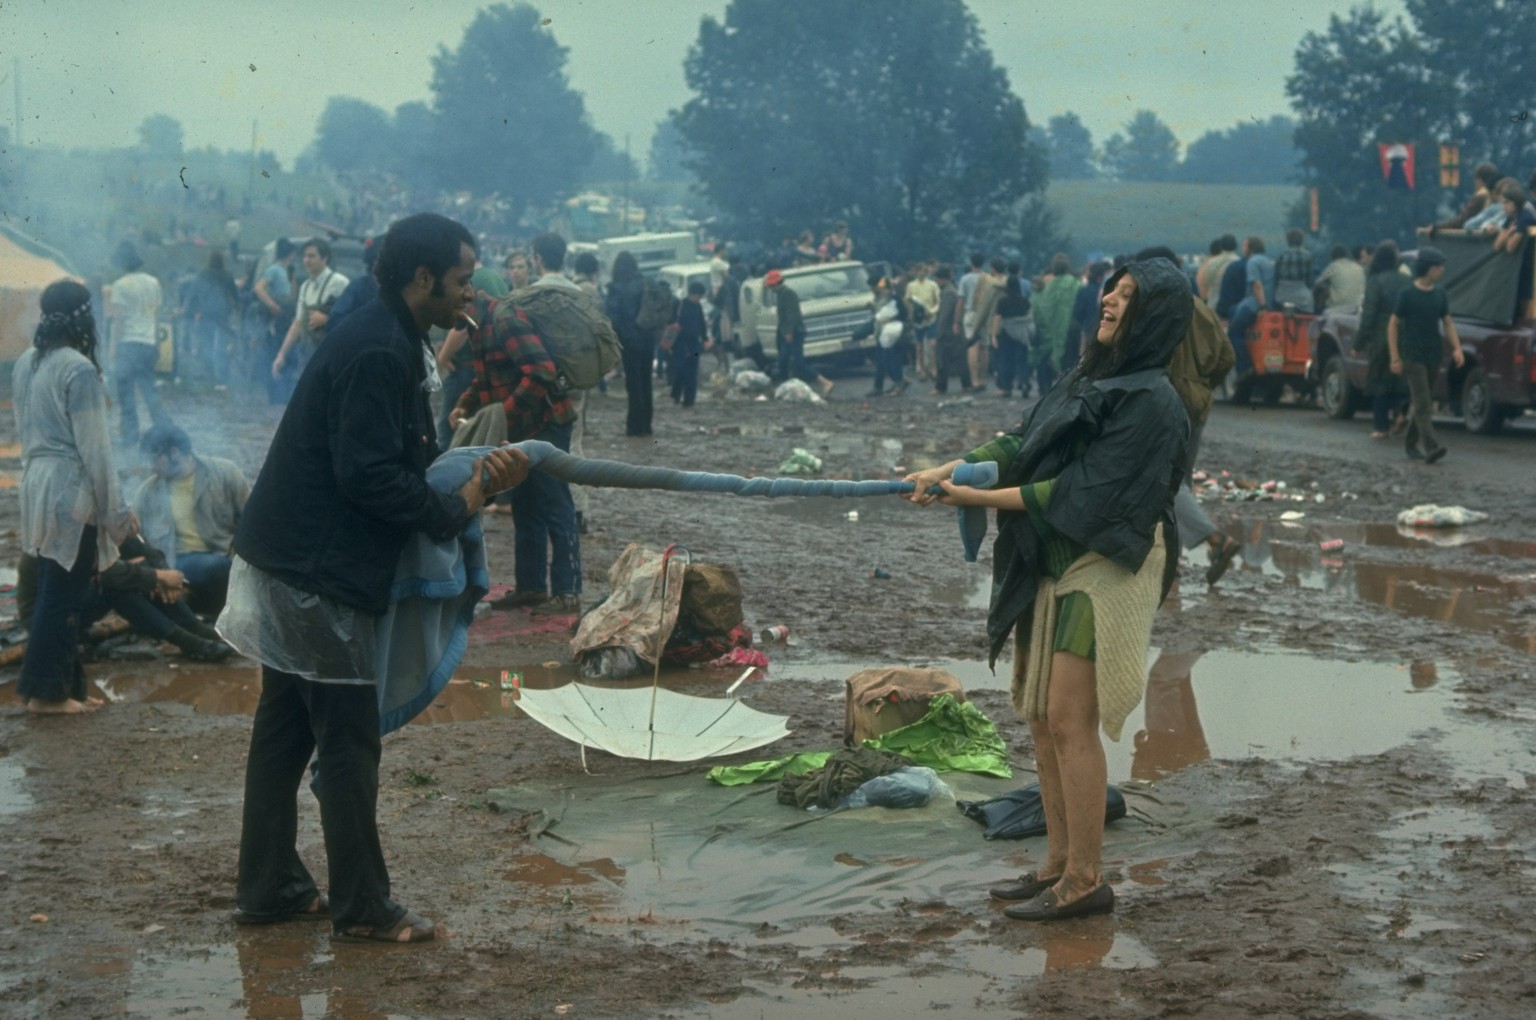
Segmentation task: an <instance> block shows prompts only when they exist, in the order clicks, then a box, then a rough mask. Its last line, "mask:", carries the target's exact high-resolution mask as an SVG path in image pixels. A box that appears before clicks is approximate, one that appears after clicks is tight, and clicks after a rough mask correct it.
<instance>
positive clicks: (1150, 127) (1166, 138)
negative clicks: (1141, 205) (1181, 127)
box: [1104, 110, 1179, 181]
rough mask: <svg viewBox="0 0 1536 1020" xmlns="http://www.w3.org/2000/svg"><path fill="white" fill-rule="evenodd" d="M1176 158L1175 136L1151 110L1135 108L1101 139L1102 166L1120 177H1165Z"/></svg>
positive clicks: (1123, 179) (1168, 175)
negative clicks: (1119, 128) (1120, 125)
mask: <svg viewBox="0 0 1536 1020" xmlns="http://www.w3.org/2000/svg"><path fill="white" fill-rule="evenodd" d="M1178 162H1179V140H1178V139H1177V138H1176V137H1174V134H1173V129H1172V128H1170V127H1169V126H1168V125H1167V124H1164V123H1163V122H1162V121H1161V120H1160V119H1158V116H1157V114H1155V113H1153V112H1152V111H1151V110H1137V111H1136V114H1135V116H1133V117H1132V118H1131V119H1130V120H1128V121H1126V122H1125V128H1124V131H1123V133H1122V132H1120V131H1117V132H1115V133H1114V134H1112V135H1110V136H1109V139H1108V141H1106V142H1105V143H1104V167H1105V169H1106V170H1108V171H1109V173H1110V175H1111V176H1113V177H1117V178H1119V179H1120V180H1122V181H1168V180H1172V179H1173V175H1174V172H1175V170H1176V169H1177V167H1178Z"/></svg>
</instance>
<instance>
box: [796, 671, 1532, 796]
mask: <svg viewBox="0 0 1536 1020" xmlns="http://www.w3.org/2000/svg"><path fill="white" fill-rule="evenodd" d="M872 665H906V666H936V667H938V668H940V669H945V670H948V671H949V672H951V673H953V674H954V675H955V677H956V678H957V679H958V680H959V681H960V684H961V686H962V687H963V688H965V689H966V690H972V691H974V690H1007V689H1008V684H1009V677H1010V676H1011V668H1012V667H1011V665H1010V664H1009V663H1007V662H999V663H998V668H997V673H996V675H994V674H992V673H991V672H989V671H988V670H987V668H986V665H985V663H982V662H976V661H964V660H959V661H957V660H944V659H937V660H915V659H914V660H907V661H902V662H899V663H898V662H891V661H878V660H877V661H874V662H856V661H850V660H832V659H825V658H819V657H815V656H807V657H806V658H805V659H802V660H800V661H794V662H789V663H784V664H776V665H775V666H774V667H773V670H772V672H771V675H775V676H778V677H781V678H787V679H795V680H808V681H812V682H817V683H826V684H829V685H831V684H838V683H841V681H842V680H844V679H846V678H847V677H849V676H851V675H852V674H853V673H855V672H857V671H858V670H860V669H865V668H868V667H870V666H872ZM1457 677H1458V673H1457V671H1456V669H1455V668H1454V667H1452V666H1451V665H1448V664H1445V663H1436V662H1433V661H1429V660H1420V661H1415V662H1409V663H1397V664H1393V663H1372V662H1348V661H1344V660H1340V659H1324V658H1316V657H1313V656H1308V655H1301V654H1297V653H1291V652H1279V651H1275V652H1266V653H1262V654H1256V653H1250V652H1236V651H1228V650H1218V651H1211V652H1205V653H1173V652H1169V653H1166V654H1164V653H1159V652H1157V651H1156V650H1154V652H1153V653H1152V655H1151V656H1150V665H1149V667H1148V678H1147V688H1146V694H1145V696H1144V697H1143V699H1142V703H1141V705H1139V706H1138V707H1137V709H1136V710H1135V712H1133V713H1132V714H1131V717H1130V718H1129V719H1128V720H1127V721H1126V724H1125V730H1124V734H1123V736H1122V738H1121V740H1120V741H1118V742H1115V741H1109V740H1106V741H1105V742H1104V750H1105V757H1106V759H1107V763H1108V768H1109V776H1110V781H1111V782H1121V781H1124V780H1126V779H1139V780H1147V781H1154V780H1157V779H1160V778H1163V777H1165V776H1168V775H1171V774H1173V773H1175V772H1178V771H1179V770H1181V769H1184V768H1188V767H1189V766H1191V765H1195V764H1198V763H1199V762H1202V761H1207V760H1212V759H1214V760H1225V761H1235V760H1241V759H1245V758H1262V759H1264V760H1266V761H1275V762H1290V763H1298V764H1300V763H1304V762H1308V761H1320V760H1342V759H1344V758H1349V757H1353V756H1356V755H1368V754H1378V753H1380V752H1382V751H1385V750H1388V749H1390V748H1393V747H1397V746H1399V745H1401V744H1403V743H1405V742H1406V741H1408V740H1410V739H1415V738H1419V739H1423V740H1425V741H1427V742H1429V743H1432V744H1433V745H1434V746H1436V747H1438V748H1439V749H1440V750H1441V751H1442V752H1443V753H1444V754H1446V755H1447V757H1448V758H1449V760H1450V761H1451V763H1452V766H1453V770H1454V774H1456V775H1457V776H1458V777H1460V778H1466V779H1480V778H1496V779H1501V780H1505V781H1509V782H1514V783H1516V784H1519V783H1523V782H1524V779H1523V777H1524V774H1525V772H1527V771H1529V770H1530V762H1529V755H1528V754H1526V753H1525V751H1524V750H1523V749H1522V748H1521V745H1520V742H1519V740H1518V739H1516V738H1515V736H1514V735H1513V734H1510V733H1507V732H1506V728H1505V727H1503V726H1501V725H1499V724H1494V723H1490V722H1489V721H1488V720H1486V719H1483V718H1480V717H1477V716H1473V715H1470V714H1467V713H1465V712H1463V711H1461V704H1460V700H1459V699H1458V698H1457V697H1456V695H1455V694H1454V693H1453V690H1452V688H1454V686H1455V683H1456V680H1457ZM792 739H793V738H791V740H792ZM1020 785H1022V784H1020Z"/></svg>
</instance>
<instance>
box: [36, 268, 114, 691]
mask: <svg viewBox="0 0 1536 1020" xmlns="http://www.w3.org/2000/svg"><path fill="white" fill-rule="evenodd" d="M41 303H42V312H43V315H42V320H41V321H40V322H39V323H38V326H37V332H36V334H35V335H34V337H33V340H32V349H31V350H29V351H27V352H26V353H25V354H23V355H22V356H21V357H19V358H17V359H16V367H15V369H14V373H13V375H12V377H11V393H12V395H13V397H14V401H15V409H16V434H17V436H19V437H20V439H21V551H22V553H23V555H30V556H33V557H35V558H36V561H37V588H36V591H37V595H36V601H35V603H34V609H33V611H32V615H31V618H30V619H29V620H28V622H27V650H26V656H25V658H23V659H22V661H21V677H20V678H19V679H18V680H17V683H16V693H17V694H18V695H20V697H21V699H22V701H23V703H24V704H25V705H26V708H27V711H28V712H32V713H37V714H49V715H73V714H75V713H78V712H89V711H92V710H94V709H96V708H99V707H101V701H100V700H99V699H96V698H92V697H90V696H89V693H88V692H87V690H86V684H85V674H84V672H82V670H81V668H80V617H81V611H82V609H83V607H84V605H85V602H86V599H87V598H88V597H89V595H90V592H91V578H92V576H93V575H94V574H95V573H96V572H97V571H98V570H105V569H106V568H107V567H110V566H111V565H112V564H113V563H115V562H116V561H117V555H118V554H117V545H118V543H119V542H121V541H122V540H123V539H125V538H127V537H128V536H129V535H130V534H132V533H133V532H135V531H137V530H138V522H137V521H135V520H134V519H133V515H132V514H130V513H129V512H128V510H127V509H126V508H125V507H124V506H123V502H122V499H121V496H120V495H119V493H118V487H117V472H116V471H115V470H113V468H112V437H111V434H110V432H109V431H108V429H107V392H106V388H105V387H104V386H103V385H102V381H101V367H100V366H99V365H98V364H97V363H96V341H97V337H96V320H95V318H94V317H93V316H92V315H91V296H90V292H89V291H87V290H86V289H85V287H84V286H82V285H81V284H79V283H76V282H75V281H74V280H59V281H58V282H56V283H51V284H49V285H48V288H47V289H46V290H44V291H43V295H42V301H41Z"/></svg>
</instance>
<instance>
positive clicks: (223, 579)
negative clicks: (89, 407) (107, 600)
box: [133, 422, 251, 613]
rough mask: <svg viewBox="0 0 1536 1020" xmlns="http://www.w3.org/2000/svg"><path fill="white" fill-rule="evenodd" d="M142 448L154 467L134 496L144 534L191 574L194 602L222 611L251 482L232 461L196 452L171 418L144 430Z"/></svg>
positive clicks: (200, 607) (198, 606)
mask: <svg viewBox="0 0 1536 1020" xmlns="http://www.w3.org/2000/svg"><path fill="white" fill-rule="evenodd" d="M139 448H140V449H141V450H142V451H143V452H144V456H145V457H147V458H149V462H150V467H151V469H152V472H153V473H152V474H151V475H150V476H149V477H148V478H146V479H145V480H144V482H143V483H142V484H141V485H140V486H139V488H138V491H137V492H135V493H134V496H133V510H134V513H136V514H138V515H139V521H140V526H141V528H142V531H143V534H144V536H145V539H146V540H147V541H148V542H149V544H150V545H151V546H153V547H154V548H156V549H160V550H163V551H164V552H165V553H166V555H167V559H168V560H169V566H170V567H172V568H174V569H176V570H179V571H180V572H181V573H182V575H183V576H185V577H186V581H187V587H188V589H189V590H190V595H191V598H192V601H193V603H194V608H196V609H197V610H199V611H202V612H207V613H217V612H218V611H219V610H220V609H223V608H224V595H225V589H226V588H227V587H228V585H229V567H230V557H229V550H230V546H231V545H233V544H234V540H235V529H236V528H237V527H238V526H239V523H240V515H241V513H242V512H243V511H244V510H245V501H246V500H247V499H249V498H250V495H251V483H250V482H249V481H248V480H247V479H246V477H245V473H244V472H243V471H241V470H240V466H239V465H238V464H236V463H234V462H233V461H230V460H225V459H224V458H222V457H210V456H206V455H198V454H194V453H193V452H192V439H191V437H190V436H188V435H187V434H186V432H184V431H183V430H182V429H180V428H177V427H176V426H175V425H172V424H170V423H169V422H167V423H165V424H162V425H156V426H155V427H154V428H152V429H150V430H149V431H148V432H146V433H144V438H143V439H142V440H141V441H140V444H139Z"/></svg>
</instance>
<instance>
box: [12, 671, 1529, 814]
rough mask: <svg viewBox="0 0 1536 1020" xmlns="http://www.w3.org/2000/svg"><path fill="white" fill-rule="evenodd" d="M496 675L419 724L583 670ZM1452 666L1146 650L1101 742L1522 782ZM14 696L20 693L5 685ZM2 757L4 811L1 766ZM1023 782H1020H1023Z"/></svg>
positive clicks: (189, 696)
mask: <svg viewBox="0 0 1536 1020" xmlns="http://www.w3.org/2000/svg"><path fill="white" fill-rule="evenodd" d="M766 651H767V652H768V654H769V656H770V657H771V658H772V659H773V661H772V662H771V663H770V665H769V666H768V667H767V668H766V669H763V670H758V671H756V672H754V673H753V674H752V675H751V676H750V677H749V678H748V679H747V681H746V682H745V683H743V684H742V685H741V686H740V687H739V688H738V689H737V692H736V696H737V697H740V698H741V699H742V700H743V701H744V702H746V703H747V704H749V705H750V704H752V700H753V698H752V695H753V692H754V691H755V690H757V689H758V687H759V685H764V684H773V683H778V682H783V681H803V682H809V683H812V684H814V685H817V686H823V685H824V686H826V687H827V688H828V690H829V693H831V692H839V693H840V691H841V687H842V683H843V681H844V680H846V679H847V678H848V677H850V676H852V675H853V674H854V673H857V672H858V671H860V670H862V669H869V668H871V667H880V666H893V665H903V666H920V665H921V666H936V667H938V668H941V669H945V670H948V671H949V672H951V673H953V674H954V675H955V677H956V678H957V679H958V680H959V681H960V684H961V686H962V687H963V688H964V689H966V690H969V691H979V690H992V691H1006V690H1007V689H1008V685H1009V682H1010V680H1009V678H1010V676H1011V665H1010V663H1008V662H1006V661H1003V662H999V663H998V667H997V672H996V674H994V673H992V672H991V671H989V670H988V669H987V667H986V664H985V663H983V662H980V661H975V660H952V659H934V660H917V659H911V660H899V661H898V660H893V659H887V658H881V657H878V656H876V657H871V658H869V659H865V660H852V659H838V658H831V657H827V656H822V655H819V654H816V653H814V652H809V651H806V650H802V649H799V648H798V647H795V646H786V645H769V646H766ZM502 672H503V671H500V670H495V669H473V668H464V669H462V670H461V674H460V675H459V676H457V677H456V678H455V679H454V680H453V681H451V682H450V683H449V685H448V686H447V687H446V688H445V689H444V690H443V692H442V693H441V694H439V696H438V697H437V698H436V699H435V700H434V701H433V702H432V704H431V705H430V706H429V707H428V708H427V709H426V710H425V711H423V712H422V714H421V715H420V716H418V717H417V718H416V719H415V720H414V721H413V722H412V723H411V725H435V724H442V723H453V722H469V721H474V720H481V719H507V720H514V719H516V720H521V719H523V718H525V716H524V715H523V713H522V711H521V710H520V709H519V708H518V706H517V691H515V690H512V689H510V684H511V683H512V680H511V677H512V675H513V674H516V675H517V683H518V684H519V685H520V686H522V687H527V688H529V689H538V690H546V689H550V688H554V687H560V686H562V685H564V684H568V683H574V682H577V681H578V680H580V677H579V675H578V673H577V671H576V667H575V666H574V665H571V664H568V663H558V662H544V663H528V664H522V665H513V666H510V667H509V668H508V669H507V670H506V671H505V672H506V673H507V677H506V678H503V677H502V675H501V673H502ZM741 673H742V670H740V669H727V670H706V669H691V670H683V669H672V668H668V669H665V670H663V671H662V674H661V685H662V686H663V687H664V688H666V689H667V690H672V691H677V692H679V693H682V694H688V695H693V696H696V697H701V698H721V697H724V696H725V690H726V688H727V687H729V686H731V684H732V683H733V682H734V681H735V680H737V679H738V678H739V677H740V676H741ZM1457 677H1458V673H1457V671H1456V669H1455V668H1454V666H1452V665H1450V664H1447V663H1438V662H1434V661H1431V660H1418V661H1413V662H1407V663H1395V664H1394V663H1373V662H1348V661H1344V660H1339V659H1326V658H1316V657H1313V656H1307V655H1302V654H1299V653H1293V652H1280V651H1273V652H1265V653H1251V652H1238V651H1230V650H1217V651H1211V652H1205V653H1173V652H1169V653H1166V654H1163V653H1159V652H1157V651H1154V652H1153V653H1152V654H1151V655H1150V656H1149V667H1148V680H1147V688H1146V694H1145V696H1144V698H1143V699H1142V703H1141V705H1139V706H1138V707H1137V709H1136V710H1135V712H1133V713H1132V715H1131V717H1130V719H1128V720H1127V721H1126V725H1125V730H1124V735H1123V737H1122V739H1121V740H1120V741H1118V742H1114V741H1108V740H1106V741H1105V754H1106V758H1107V761H1108V767H1109V775H1110V779H1111V781H1114V782H1118V781H1124V780H1126V779H1138V780H1148V781H1152V780H1157V779H1160V778H1163V777H1165V776H1168V775H1171V774H1173V773H1175V772H1177V771H1179V770H1181V769H1184V768H1187V767H1189V766H1191V765H1195V764H1198V763H1199V762H1203V761H1207V760H1212V759H1215V760H1226V761H1234V760H1241V759H1245V758H1262V759H1265V760H1269V761H1277V762H1292V763H1304V762H1307V761H1317V760H1341V759H1344V758H1349V757H1352V756H1356V755H1367V754H1377V753H1380V752H1382V751H1385V750H1387V749H1389V748H1392V747H1396V746H1398V745H1400V744H1402V743H1404V742H1405V741H1407V740H1409V739H1411V738H1414V737H1420V738H1422V739H1424V740H1427V741H1430V742H1432V743H1433V744H1434V745H1435V746H1437V747H1439V748H1440V749H1441V750H1442V751H1443V752H1444V753H1445V754H1446V755H1447V756H1448V757H1449V758H1450V759H1451V761H1452V762H1453V765H1454V767H1455V769H1456V772H1457V774H1458V775H1459V776H1463V777H1476V778H1487V777H1491V778H1499V779H1504V780H1509V781H1515V782H1521V781H1523V776H1524V773H1525V771H1528V770H1529V763H1528V762H1527V761H1525V760H1524V759H1525V758H1527V757H1528V755H1525V754H1524V753H1523V752H1522V751H1521V750H1520V747H1519V742H1518V741H1517V740H1515V739H1513V738H1512V737H1509V738H1506V737H1505V736H1503V735H1502V731H1501V727H1500V726H1498V725H1497V724H1495V723H1492V722H1490V721H1489V720H1487V719H1485V718H1482V717H1479V716H1474V715H1471V714H1468V713H1465V712H1463V711H1461V710H1460V709H1461V705H1460V702H1459V699H1458V698H1457V697H1456V695H1455V694H1454V692H1453V688H1454V686H1455V682H1456V679H1457ZM96 683H97V686H98V687H99V688H100V690H101V691H102V693H103V694H104V695H105V696H106V697H107V698H108V699H110V700H113V701H143V702H176V703H180V704H185V705H189V706H191V707H192V708H194V709H195V710H196V711H198V712H202V713H207V714H215V715H249V714H251V713H252V712H254V711H255V707H256V702H257V700H258V698H259V695H260V673H259V672H258V670H257V669H256V667H254V666H246V665H241V666H235V667H229V666H197V665H195V664H190V663H188V664H183V665H182V667H181V668H179V669H175V670H166V669H165V668H164V667H163V666H162V665H160V664H155V663H137V662H119V663H113V664H112V669H111V671H110V672H107V671H106V670H102V671H100V672H99V673H98V675H97V680H96ZM650 683H651V678H650V677H649V676H640V677H634V678H631V679H628V680H622V681H602V682H600V686H605V687H621V688H645V687H649V686H650ZM3 697H4V699H5V700H6V701H7V702H14V694H13V693H12V692H11V691H10V690H6V691H5V692H4V695H3ZM821 749H822V748H808V747H803V746H801V745H799V744H797V743H796V741H795V737H794V736H793V735H791V736H790V737H789V738H788V739H787V740H785V741H782V742H780V743H779V744H777V745H772V746H770V747H768V748H765V749H764V750H763V753H762V757H764V758H770V757H774V756H777V755H781V754H787V753H790V752H791V751H795V750H821ZM6 761H7V759H5V758H3V757H0V810H3V809H4V808H3V805H4V803H5V800H4V790H5V786H4V771H3V770H4V768H5V763H6ZM1018 785H1022V784H1018Z"/></svg>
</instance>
